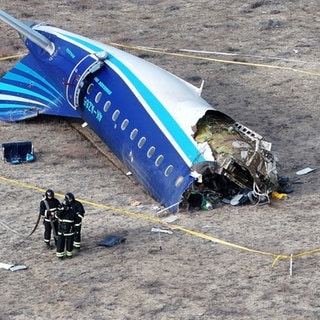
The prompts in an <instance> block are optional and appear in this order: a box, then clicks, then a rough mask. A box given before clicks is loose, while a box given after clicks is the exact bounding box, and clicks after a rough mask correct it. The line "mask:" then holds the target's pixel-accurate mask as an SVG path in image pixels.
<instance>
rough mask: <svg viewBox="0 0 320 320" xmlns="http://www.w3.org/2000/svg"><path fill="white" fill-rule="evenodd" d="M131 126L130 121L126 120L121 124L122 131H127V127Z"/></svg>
mask: <svg viewBox="0 0 320 320" xmlns="http://www.w3.org/2000/svg"><path fill="white" fill-rule="evenodd" d="M128 124H129V120H128V119H124V120H123V121H122V123H121V130H122V131H124V130H126V128H127V126H128Z"/></svg>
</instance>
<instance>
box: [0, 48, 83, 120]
mask: <svg viewBox="0 0 320 320" xmlns="http://www.w3.org/2000/svg"><path fill="white" fill-rule="evenodd" d="M37 65H38V64H37V61H36V59H35V58H34V57H33V56H32V55H31V54H29V55H27V56H26V57H24V58H23V59H22V60H21V61H20V62H18V63H17V64H16V65H15V66H14V67H13V68H12V69H11V70H9V72H8V73H7V74H5V75H4V77H3V78H2V79H1V80H0V120H3V121H19V120H23V119H27V118H32V117H36V116H37V115H39V114H48V115H56V116H65V117H74V118H79V114H78V113H77V112H76V111H75V110H74V109H73V108H71V107H70V105H69V104H68V102H67V101H66V99H65V97H64V96H63V95H62V94H61V92H60V91H58V90H57V89H56V88H55V86H54V85H53V84H52V83H50V82H49V81H48V80H47V79H46V77H45V73H44V72H43V71H42V69H40V68H39V67H37Z"/></svg>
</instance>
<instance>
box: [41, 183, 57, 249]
mask: <svg viewBox="0 0 320 320" xmlns="http://www.w3.org/2000/svg"><path fill="white" fill-rule="evenodd" d="M59 206H60V201H59V200H58V199H57V198H55V197H54V192H53V190H51V189H48V190H47V191H46V193H45V195H44V197H43V199H42V200H41V201H40V211H39V214H40V215H42V216H43V218H44V219H43V224H44V242H45V244H46V246H47V248H48V249H51V248H52V247H51V245H50V240H51V232H52V233H53V237H54V240H55V243H56V235H57V228H58V221H57V219H56V217H55V214H56V212H57V210H58V208H59Z"/></svg>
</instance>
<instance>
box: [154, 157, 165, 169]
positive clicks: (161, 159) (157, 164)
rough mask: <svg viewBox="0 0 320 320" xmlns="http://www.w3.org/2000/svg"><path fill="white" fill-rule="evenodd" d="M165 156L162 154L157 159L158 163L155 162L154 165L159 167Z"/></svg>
mask: <svg viewBox="0 0 320 320" xmlns="http://www.w3.org/2000/svg"><path fill="white" fill-rule="evenodd" d="M163 158H164V157H163V155H162V154H161V155H160V156H158V157H157V159H156V161H155V162H154V164H155V165H156V166H157V167H159V166H160V164H161V162H162V161H163Z"/></svg>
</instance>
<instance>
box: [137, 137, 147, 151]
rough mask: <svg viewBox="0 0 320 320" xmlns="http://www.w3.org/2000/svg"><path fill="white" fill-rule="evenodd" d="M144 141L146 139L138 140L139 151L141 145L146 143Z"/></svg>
mask: <svg viewBox="0 0 320 320" xmlns="http://www.w3.org/2000/svg"><path fill="white" fill-rule="evenodd" d="M146 141H147V139H146V137H142V138H140V140H139V142H138V147H139V149H141V148H142V147H143V145H144V144H145V143H146Z"/></svg>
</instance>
